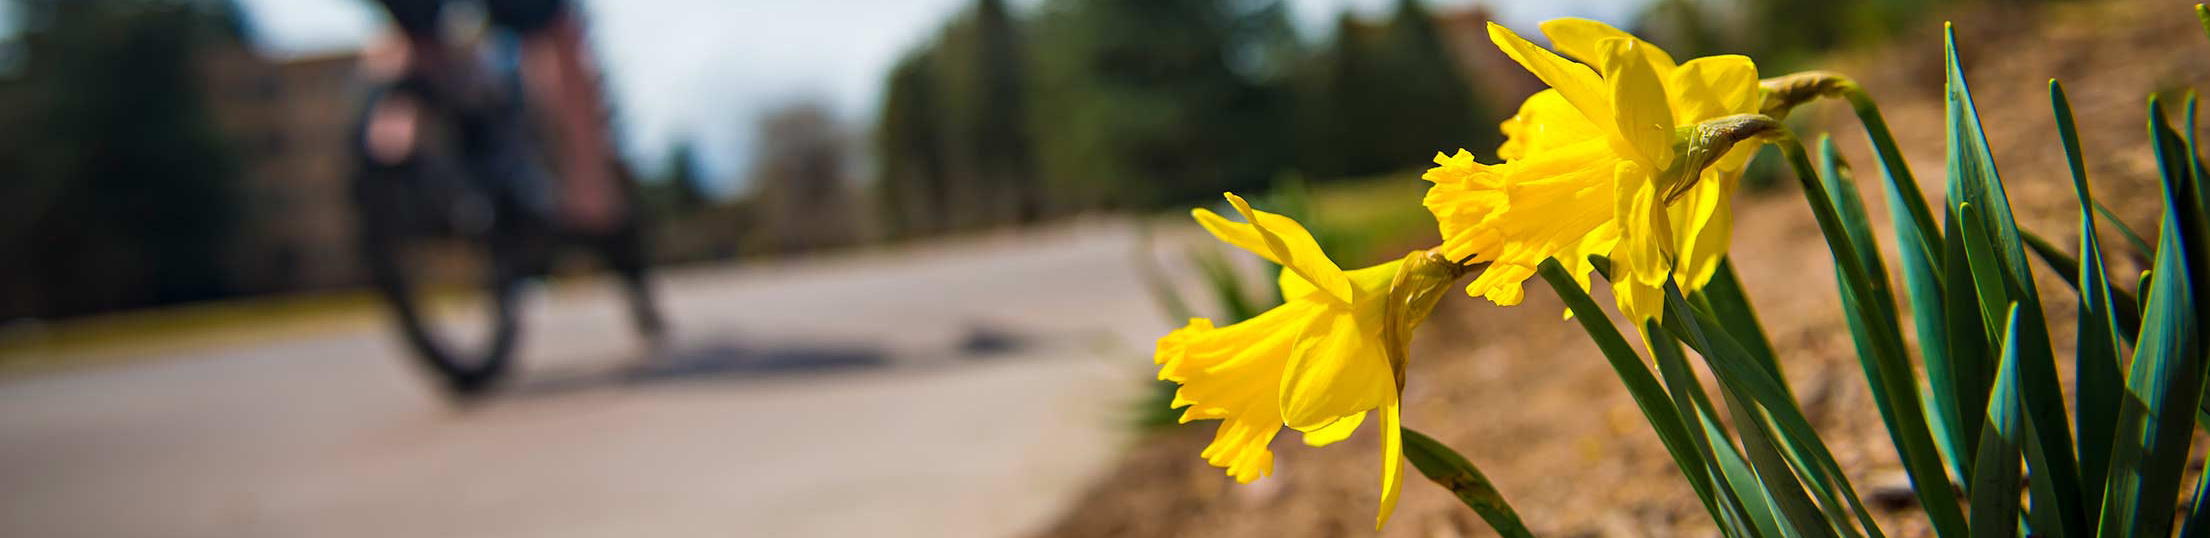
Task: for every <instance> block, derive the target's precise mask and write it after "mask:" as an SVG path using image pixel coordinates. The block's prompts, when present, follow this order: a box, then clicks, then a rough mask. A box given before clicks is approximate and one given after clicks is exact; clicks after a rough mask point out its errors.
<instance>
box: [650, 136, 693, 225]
mask: <svg viewBox="0 0 2210 538" xmlns="http://www.w3.org/2000/svg"><path fill="white" fill-rule="evenodd" d="M705 182H706V178H705V176H703V175H701V174H700V173H699V171H698V154H697V150H696V149H695V148H694V147H693V146H692V145H691V143H690V142H688V141H685V142H681V143H678V144H676V145H675V148H674V149H671V150H668V156H667V162H666V163H665V164H662V165H661V167H660V177H659V178H656V179H655V180H654V181H651V182H649V183H646V184H645V185H644V189H643V190H644V197H645V200H644V201H645V204H646V205H647V208H648V209H649V210H650V211H652V213H653V215H654V216H655V217H658V218H661V219H679V218H682V217H684V216H687V215H689V214H691V213H694V212H697V211H698V210H700V209H703V208H705V207H706V205H707V202H708V200H707V196H706V183H705Z"/></svg>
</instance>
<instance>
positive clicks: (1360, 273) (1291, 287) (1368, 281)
mask: <svg viewBox="0 0 2210 538" xmlns="http://www.w3.org/2000/svg"><path fill="white" fill-rule="evenodd" d="M1403 264H1404V260H1401V259H1397V260H1389V261H1387V262H1383V263H1379V264H1374V265H1372V266H1368V267H1361V268H1358V269H1352V270H1349V271H1344V272H1343V276H1344V277H1345V278H1349V279H1350V281H1351V294H1352V295H1353V296H1355V297H1368V296H1372V297H1381V296H1384V295H1387V294H1388V293H1389V284H1390V282H1392V281H1395V280H1396V278H1397V266H1399V265H1403ZM1275 284H1277V285H1279V286H1281V296H1282V299H1285V300H1295V299H1299V298H1303V297H1304V296H1306V295H1310V294H1312V293H1314V292H1318V291H1320V288H1316V287H1313V286H1312V283H1311V282H1307V281H1305V279H1304V277H1300V276H1297V273H1296V272H1294V271H1282V272H1281V277H1280V278H1278V279H1275Z"/></svg>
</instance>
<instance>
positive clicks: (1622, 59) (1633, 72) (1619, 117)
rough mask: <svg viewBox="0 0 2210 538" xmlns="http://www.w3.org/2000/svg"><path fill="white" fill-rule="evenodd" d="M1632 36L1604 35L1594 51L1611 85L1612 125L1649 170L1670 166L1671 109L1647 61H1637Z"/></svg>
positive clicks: (1637, 45)
mask: <svg viewBox="0 0 2210 538" xmlns="http://www.w3.org/2000/svg"><path fill="white" fill-rule="evenodd" d="M1646 46H1647V45H1643V44H1640V43H1639V40H1636V39H1633V38H1617V37H1615V38H1607V39H1604V40H1603V41H1601V42H1599V43H1597V50H1598V53H1599V54H1602V55H1603V56H1604V57H1605V58H1607V60H1606V61H1605V62H1604V63H1603V66H1604V82H1605V83H1607V84H1609V85H1610V86H1611V101H1612V107H1613V110H1612V111H1613V113H1614V114H1616V115H1615V116H1613V118H1612V119H1613V121H1614V122H1615V123H1614V125H1616V126H1617V128H1618V129H1619V131H1618V132H1619V136H1620V137H1621V138H1622V139H1623V140H1625V141H1626V143H1627V146H1628V148H1629V149H1630V150H1632V151H1633V154H1635V155H1638V156H1640V160H1641V161H1642V162H1643V163H1644V164H1645V165H1646V166H1649V167H1650V169H1651V170H1665V169H1667V168H1669V167H1671V166H1672V165H1673V126H1674V125H1676V124H1675V123H1673V109H1672V105H1671V104H1670V103H1667V102H1666V96H1665V84H1664V83H1663V82H1660V81H1659V80H1658V75H1657V71H1655V70H1652V69H1651V68H1650V64H1649V63H1648V62H1644V61H1640V56H1641V54H1642V52H1641V47H1646Z"/></svg>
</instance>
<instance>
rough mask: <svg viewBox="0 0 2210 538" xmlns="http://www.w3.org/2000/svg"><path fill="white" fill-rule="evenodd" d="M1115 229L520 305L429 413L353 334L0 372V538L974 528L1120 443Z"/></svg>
mask: <svg viewBox="0 0 2210 538" xmlns="http://www.w3.org/2000/svg"><path fill="white" fill-rule="evenodd" d="M1137 245H1138V242H1137V241H1136V239H1135V238H1134V234H1132V233H1130V232H1129V226H1127V225H1126V223H1124V222H1093V223H1089V224H1083V225H1070V226H1067V227H1063V228H1058V229H1053V230H1047V231H1040V232H1025V233H1022V234H1018V235H1004V236H996V237H989V238H981V239H969V240H963V241H960V242H956V243H951V244H940V245H934V246H928V247H917V248H908V249H903V250H895V251H879V252H869V253H860V254H852V255H845V256H838V257H833V258H829V259H821V260H811V261H801V262H791V263H781V264H768V265H757V266H743V267H738V268H708V269H694V270H686V271H676V272H673V273H672V274H669V275H667V277H666V278H665V279H664V291H665V295H666V297H667V303H668V305H667V307H668V310H669V311H670V313H671V318H672V319H673V320H674V321H675V323H676V324H677V332H676V334H677V342H678V344H677V345H676V346H675V349H674V351H672V352H670V353H669V354H668V356H666V357H662V358H661V359H660V362H657V363H643V364H641V363H640V361H638V360H637V358H636V353H635V352H634V351H632V348H633V347H634V343H633V342H631V341H630V339H629V335H628V334H627V332H626V325H624V324H623V322H622V317H621V315H620V313H619V309H618V308H617V306H616V304H617V302H616V301H615V300H614V296H613V295H612V294H611V293H610V290H601V289H600V288H602V287H604V286H573V287H564V288H562V289H561V290H559V291H557V292H548V293H542V294H539V295H540V299H539V300H538V301H537V302H536V303H535V304H533V305H532V306H531V319H529V321H528V323H529V325H528V326H529V328H530V330H531V332H530V333H528V334H527V335H526V337H525V338H526V343H525V348H524V355H523V356H522V359H521V360H522V364H523V365H524V368H523V370H522V371H521V372H520V375H519V377H518V383H517V386H516V387H515V389H514V390H512V391H511V392H510V393H508V394H505V395H503V396H502V397H500V398H498V399H495V400H493V401H491V402H489V403H488V404H485V405H481V406H477V407H474V408H471V409H466V410H459V409H454V408H452V407H450V406H448V405H446V404H445V403H444V402H442V401H441V400H440V399H439V398H437V397H436V395H435V394H433V393H431V392H430V391H429V390H428V386H427V384H426V383H424V380H423V379H422V378H420V377H419V376H418V375H417V373H416V372H415V371H413V370H412V369H411V368H409V367H408V365H406V364H405V363H403V362H402V361H401V358H400V355H399V354H400V353H401V351H400V350H399V348H398V347H397V345H396V342H395V340H394V339H393V338H392V337H390V336H389V335H387V334H385V332H386V331H384V330H383V329H382V328H381V327H358V328H357V329H353V330H341V331H335V332H329V333H323V334H315V335H310V336H298V337H293V338H287V339H270V340H267V341H261V342H257V343H255V344H253V345H249V346H234V347H229V348H225V349H216V350H190V349H178V350H174V352H173V353H170V354H169V355H171V356H164V357H157V358H152V359H151V360H127V361H120V362H118V363H115V364H112V365H106V366H98V367H91V368H86V369H79V370H75V371H65V372H59V373H47V374H40V375H37V376H35V377H28V378H16V379H9V380H4V381H0V484H4V485H5V487H0V536H100V537H109V536H186V537H190V536H207V537H218V536H219V537H239V536H471V537H493V536H776V537H782V536H871V535H872V536H1003V535H1013V534H1019V533H1021V532H1025V531H1029V530H1032V529H1034V528H1035V527H1037V526H1038V525H1041V524H1043V523H1045V522H1047V521H1048V520H1049V519H1050V518H1051V517H1053V515H1054V514H1055V513H1056V512H1057V511H1058V510H1059V509H1060V508H1061V507H1062V506H1063V505H1064V504H1065V503H1067V502H1069V501H1070V500H1071V498H1072V495H1074V494H1075V493H1076V492H1077V491H1078V490H1079V489H1080V488H1081V487H1082V486H1083V485H1084V484H1085V483H1086V482H1087V481H1088V480H1089V479H1091V478H1093V477H1094V476H1095V475H1096V474H1098V473H1100V472H1103V471H1104V470H1105V466H1106V465H1107V464H1108V463H1109V462H1110V460H1111V459H1112V457H1113V455H1114V454H1115V453H1116V451H1117V450H1118V449H1119V447H1120V446H1122V444H1123V443H1125V442H1126V439H1125V438H1124V435H1125V432H1126V428H1125V427H1124V426H1123V425H1124V424H1125V422H1126V421H1127V420H1130V416H1129V415H1130V410H1131V409H1132V407H1131V406H1130V405H1128V402H1132V401H1134V400H1136V399H1137V398H1138V397H1139V393H1140V392H1142V390H1143V389H1142V384H1141V383H1139V382H1138V380H1140V379H1141V378H1142V377H1143V376H1144V375H1145V374H1146V373H1147V372H1146V370H1147V367H1148V366H1149V360H1148V355H1149V342H1150V339H1151V338H1154V337H1155V336H1156V335H1158V334H1160V333H1161V331H1163V330H1165V329H1166V328H1167V327H1166V323H1165V321H1164V320H1162V319H1161V316H1160V315H1159V314H1158V312H1157V310H1156V307H1155V306H1154V305H1153V304H1152V303H1151V302H1150V299H1149V298H1148V297H1147V296H1146V294H1145V293H1144V291H1143V288H1142V286H1141V284H1140V283H1139V281H1138V279H1137V278H1136V276H1135V275H1134V273H1133V271H1132V269H1131V263H1130V260H1131V256H1132V255H1133V253H1134V252H1135V250H1134V249H1135V248H1137Z"/></svg>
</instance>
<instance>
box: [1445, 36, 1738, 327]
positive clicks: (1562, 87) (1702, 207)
mask: <svg viewBox="0 0 2210 538" xmlns="http://www.w3.org/2000/svg"><path fill="white" fill-rule="evenodd" d="M1542 30H1543V33H1544V34H1547V35H1548V36H1549V37H1550V41H1551V44H1552V45H1553V46H1554V47H1556V48H1557V50H1558V52H1559V53H1563V54H1564V55H1565V56H1570V57H1572V58H1574V59H1578V60H1580V63H1576V62H1574V61H1572V60H1567V59H1566V58H1565V57H1562V56H1560V55H1559V54H1557V53H1552V52H1551V51H1549V50H1546V49H1543V48H1542V47H1539V46H1536V45H1535V44H1533V43H1530V42H1528V41H1527V40H1526V39H1522V38H1520V37H1519V35H1518V34H1515V33H1513V32H1512V31H1511V30H1509V29H1506V28H1504V27H1503V26H1501V25H1497V24H1494V23H1491V24H1490V25H1489V38H1490V40H1491V41H1494V42H1495V43H1496V45H1497V47H1498V48H1500V49H1502V50H1503V51H1504V53H1505V54H1506V55H1507V56H1510V57H1511V58H1512V59H1513V60H1514V61H1517V62H1519V64H1520V65H1522V66H1524V67H1526V68H1527V70H1528V71H1530V72H1533V73H1534V74H1535V76H1536V77H1538V78H1541V79H1542V81H1543V82H1545V83H1547V84H1549V85H1550V89H1548V90H1544V91H1543V92H1541V93H1537V94H1535V95H1534V96H1532V97H1529V98H1528V99H1527V101H1526V102H1524V103H1523V104H1521V106H1520V110H1519V112H1518V114H1517V115H1515V116H1513V117H1512V118H1511V119H1509V120H1507V121H1505V122H1504V124H1503V126H1502V127H1503V130H1504V133H1505V135H1506V136H1507V140H1506V142H1505V143H1504V145H1503V146H1502V147H1500V148H1498V150H1497V152H1498V154H1499V156H1500V157H1502V158H1503V159H1504V161H1505V162H1504V163H1502V164H1497V165H1484V164H1481V163H1478V162H1475V161H1474V159H1473V156H1472V155H1471V154H1469V153H1467V152H1466V151H1465V150H1459V152H1458V154H1456V155H1451V156H1444V155H1437V156H1436V158H1435V163H1436V165H1437V166H1436V167H1435V168H1433V169H1430V170H1428V172H1427V173H1426V175H1425V176H1424V178H1425V179H1427V180H1428V181H1430V182H1433V183H1434V185H1433V187H1432V188H1430V189H1429V190H1428V193H1427V198H1426V201H1425V203H1426V205H1427V208H1428V210H1429V211H1431V212H1433V213H1434V214H1435V218H1436V221H1437V222H1438V224H1439V226H1440V228H1441V231H1442V235H1443V241H1444V242H1443V246H1442V249H1441V250H1442V253H1443V254H1444V255H1445V256H1448V257H1450V258H1451V259H1469V257H1470V259H1471V261H1472V262H1474V263H1480V262H1487V263H1489V264H1490V265H1489V267H1488V269H1486V270H1485V271H1483V272H1482V274H1481V275H1480V276H1479V277H1477V278H1475V279H1474V281H1473V283H1471V284H1469V285H1468V286H1467V288H1466V291H1467V293H1469V294H1472V295H1475V296H1483V297H1487V298H1489V299H1490V300H1492V301H1495V302H1496V303H1497V304H1500V305H1513V304H1518V303H1519V302H1520V300H1521V299H1522V298H1523V296H1524V294H1525V292H1524V289H1523V288H1522V285H1523V283H1524V282H1525V281H1526V280H1527V278H1528V277H1531V276H1533V275H1534V273H1535V268H1536V267H1537V265H1538V264H1540V263H1542V260H1544V259H1546V258H1551V257H1556V258H1557V259H1558V261H1559V262H1561V263H1563V264H1565V266H1566V268H1567V269H1569V271H1570V272H1571V273H1572V274H1573V276H1574V278H1575V279H1577V280H1579V281H1580V282H1581V286H1582V287H1584V288H1586V287H1588V285H1589V282H1588V272H1589V271H1590V270H1591V269H1592V267H1590V265H1589V262H1588V256H1589V255H1592V254H1594V255H1604V256H1606V257H1608V258H1609V259H1610V260H1611V261H1612V271H1613V272H1612V275H1611V276H1612V283H1613V284H1612V285H1613V293H1614V295H1615V296H1616V297H1617V299H1618V301H1619V306H1620V310H1621V311H1623V312H1624V313H1626V314H1627V315H1628V317H1629V318H1630V319H1634V320H1637V321H1638V322H1639V321H1640V320H1647V319H1656V318H1658V317H1659V313H1660V312H1661V311H1662V306H1663V297H1664V295H1663V293H1664V292H1663V290H1664V284H1665V279H1666V277H1667V275H1673V278H1675V279H1676V281H1677V282H1679V283H1680V284H1681V285H1682V287H1683V288H1684V289H1687V290H1694V289H1697V288H1700V287H1701V286H1703V284H1705V283H1706V282H1708V281H1709V280H1710V279H1711V276H1712V274H1713V272H1714V271H1715V270H1716V269H1717V267H1718V263H1719V261H1720V259H1721V258H1722V257H1724V255H1725V253H1726V246H1727V242H1728V240H1729V239H1730V237H1731V236H1732V233H1733V218H1732V215H1731V211H1730V210H1729V208H1728V205H1729V198H1731V197H1732V195H1733V192H1734V190H1735V186H1736V184H1737V183H1738V182H1739V178H1740V176H1741V171H1742V169H1743V167H1744V166H1745V165H1746V163H1747V161H1748V160H1749V157H1750V155H1751V154H1752V153H1753V152H1754V149H1753V148H1751V147H1749V146H1748V145H1744V146H1743V147H1735V148H1731V149H1730V148H1727V147H1721V148H1717V150H1716V151H1717V153H1709V152H1701V153H1700V152H1697V151H1694V150H1696V149H1698V148H1693V147H1691V142H1692V141H1691V140H1689V138H1690V137H1689V136H1687V135H1688V133H1689V132H1691V131H1693V128H1694V127H1695V126H1697V125H1699V124H1701V123H1703V122H1705V121H1708V120H1712V119H1715V118H1721V117H1725V116H1730V115H1735V114H1748V113H1755V112H1757V111H1758V105H1759V102H1760V98H1761V97H1760V94H1759V92H1758V79H1757V67H1756V66H1755V65H1754V64H1752V63H1751V62H1750V60H1749V58H1747V57H1743V56H1734V55H1728V56H1712V57H1706V58H1697V59H1694V60H1690V61H1688V62H1687V63H1676V62H1675V61H1674V60H1673V57H1672V56H1671V55H1670V54H1667V53H1666V52H1665V51H1664V50H1661V49H1659V48H1657V46H1655V45H1651V44H1650V43H1649V42H1647V41H1643V40H1641V39H1639V38H1636V37H1634V36H1632V35H1628V34H1627V33H1626V32H1622V31H1619V30H1618V29H1616V28H1612V27H1610V26H1607V25H1604V24H1603V23H1599V22H1595V21H1590V20H1585V19H1557V20H1552V21H1549V22H1545V23H1543V25H1542Z"/></svg>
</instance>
